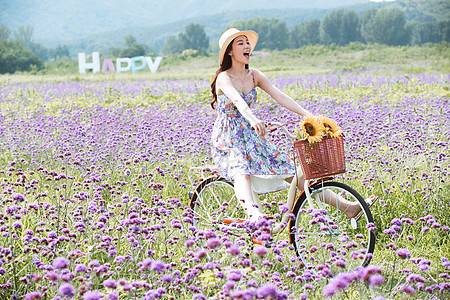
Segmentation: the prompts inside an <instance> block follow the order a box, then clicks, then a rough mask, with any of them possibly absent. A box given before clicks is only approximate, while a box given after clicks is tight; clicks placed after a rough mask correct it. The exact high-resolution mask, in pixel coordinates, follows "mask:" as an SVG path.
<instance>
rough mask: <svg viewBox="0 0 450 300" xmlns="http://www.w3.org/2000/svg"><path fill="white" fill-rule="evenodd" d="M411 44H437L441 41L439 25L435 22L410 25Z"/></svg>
mask: <svg viewBox="0 0 450 300" xmlns="http://www.w3.org/2000/svg"><path fill="white" fill-rule="evenodd" d="M409 30H411V44H412V45H423V44H425V43H439V42H440V41H441V40H442V36H441V33H440V31H439V24H438V23H436V22H428V23H415V24H412V25H410V29H409Z"/></svg>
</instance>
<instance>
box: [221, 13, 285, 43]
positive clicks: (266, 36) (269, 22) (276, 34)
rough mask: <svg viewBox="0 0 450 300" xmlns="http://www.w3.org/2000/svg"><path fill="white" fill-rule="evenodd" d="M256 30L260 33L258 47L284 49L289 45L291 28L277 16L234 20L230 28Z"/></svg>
mask: <svg viewBox="0 0 450 300" xmlns="http://www.w3.org/2000/svg"><path fill="white" fill-rule="evenodd" d="M231 27H236V28H238V29H240V30H244V29H245V30H254V31H256V32H257V33H258V35H259V40H258V44H257V45H256V48H255V49H256V50H258V49H268V50H283V49H286V48H287V47H288V41H289V30H288V28H287V26H286V23H285V22H284V21H283V20H279V19H275V18H271V19H268V18H254V19H249V20H241V21H236V22H233V23H232V24H231V25H229V26H228V28H231Z"/></svg>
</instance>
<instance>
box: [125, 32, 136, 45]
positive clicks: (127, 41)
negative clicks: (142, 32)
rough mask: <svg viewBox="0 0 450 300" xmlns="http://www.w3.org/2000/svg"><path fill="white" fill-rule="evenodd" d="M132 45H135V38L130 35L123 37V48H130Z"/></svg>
mask: <svg viewBox="0 0 450 300" xmlns="http://www.w3.org/2000/svg"><path fill="white" fill-rule="evenodd" d="M134 44H137V40H136V38H135V37H134V36H133V35H132V34H129V35H127V36H126V37H125V46H127V47H131V46H133V45H134Z"/></svg>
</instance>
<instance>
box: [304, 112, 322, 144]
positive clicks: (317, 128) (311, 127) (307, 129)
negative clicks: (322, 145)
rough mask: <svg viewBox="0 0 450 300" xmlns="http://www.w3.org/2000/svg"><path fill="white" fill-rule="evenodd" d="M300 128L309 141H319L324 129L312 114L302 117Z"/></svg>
mask: <svg viewBox="0 0 450 300" xmlns="http://www.w3.org/2000/svg"><path fill="white" fill-rule="evenodd" d="M300 129H301V130H302V132H303V134H304V135H305V137H306V138H307V139H308V142H310V143H315V142H320V141H321V140H322V136H323V132H324V130H325V128H324V127H323V125H322V123H321V122H320V121H319V120H318V118H317V117H315V116H313V115H307V116H305V117H304V118H303V122H302V124H301V125H300Z"/></svg>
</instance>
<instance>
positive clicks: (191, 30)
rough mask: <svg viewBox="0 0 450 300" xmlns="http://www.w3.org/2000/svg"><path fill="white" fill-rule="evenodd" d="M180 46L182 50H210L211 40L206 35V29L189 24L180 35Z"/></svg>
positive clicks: (198, 25)
mask: <svg viewBox="0 0 450 300" xmlns="http://www.w3.org/2000/svg"><path fill="white" fill-rule="evenodd" d="M178 44H179V47H180V49H181V50H186V49H193V50H200V49H208V46H209V39H208V37H207V36H206V33H205V27H204V26H203V25H200V24H195V23H189V24H188V25H187V26H186V28H185V31H184V32H181V33H180V34H179V35H178Z"/></svg>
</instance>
